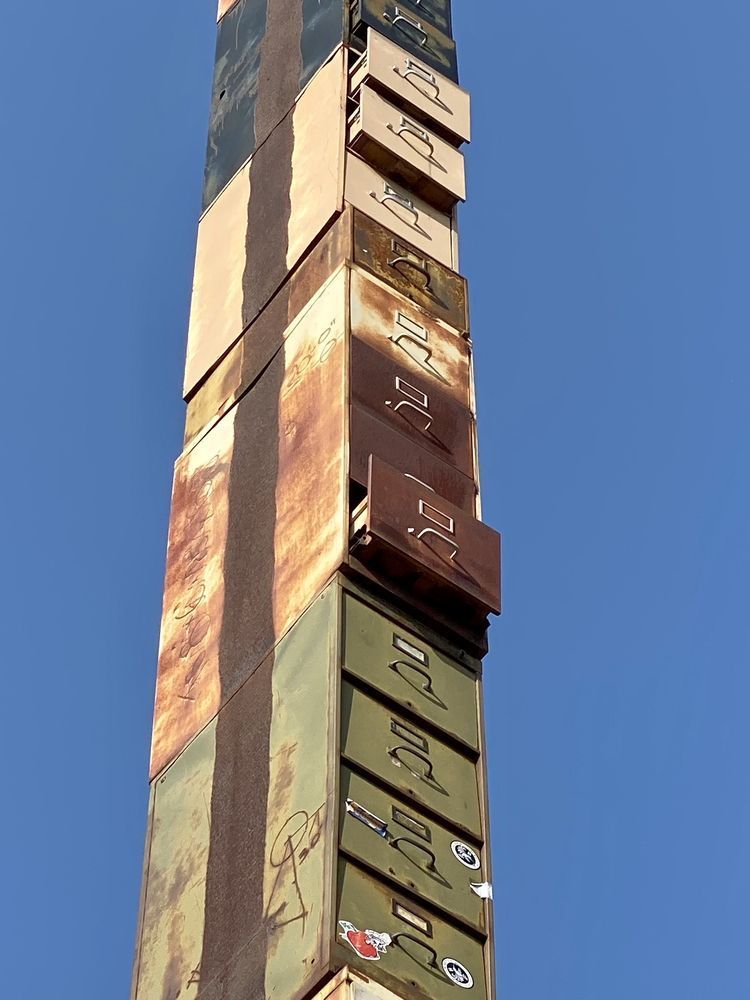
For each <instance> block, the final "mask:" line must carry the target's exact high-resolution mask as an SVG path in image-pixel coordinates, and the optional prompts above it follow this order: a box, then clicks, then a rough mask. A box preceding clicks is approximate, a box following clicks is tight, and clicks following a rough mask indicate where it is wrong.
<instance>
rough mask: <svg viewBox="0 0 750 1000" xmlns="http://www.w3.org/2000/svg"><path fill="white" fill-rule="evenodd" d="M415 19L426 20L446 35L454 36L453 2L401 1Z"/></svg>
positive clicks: (446, 0) (428, 0) (439, 0)
mask: <svg viewBox="0 0 750 1000" xmlns="http://www.w3.org/2000/svg"><path fill="white" fill-rule="evenodd" d="M401 6H402V7H403V8H404V10H406V11H409V12H410V13H411V14H412V15H413V17H416V18H424V19H425V20H427V21H429V22H430V24H434V25H435V27H436V28H437V29H438V30H439V31H442V32H443V34H445V35H449V36H451V35H452V30H453V27H452V16H451V0H401Z"/></svg>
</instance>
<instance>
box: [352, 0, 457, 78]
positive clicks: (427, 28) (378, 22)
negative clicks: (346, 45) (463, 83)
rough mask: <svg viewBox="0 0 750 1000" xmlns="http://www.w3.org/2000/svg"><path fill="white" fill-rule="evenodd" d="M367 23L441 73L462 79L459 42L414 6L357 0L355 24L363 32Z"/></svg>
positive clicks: (390, 0)
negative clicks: (459, 73)
mask: <svg viewBox="0 0 750 1000" xmlns="http://www.w3.org/2000/svg"><path fill="white" fill-rule="evenodd" d="M366 26H368V27H370V28H374V29H375V30H376V31H379V32H380V34H381V35H385V37H386V38H389V39H390V40H391V41H392V42H395V44H396V45H398V46H399V47H400V48H402V49H405V50H406V51H407V52H409V53H411V55H413V56H415V57H416V58H417V59H419V60H420V62H423V63H427V65H428V66H431V67H432V68H433V69H436V70H437V71H438V73H443V74H444V75H445V76H447V77H448V78H449V79H451V80H453V81H454V82H456V83H457V82H458V61H457V58H456V43H455V42H454V41H453V39H452V38H450V37H449V35H447V34H446V33H445V32H444V31H441V30H440V29H439V28H437V27H436V26H435V25H434V24H433V23H432V22H431V21H428V20H426V19H425V18H424V17H423V16H421V15H420V14H418V13H417V12H416V11H415V10H414V9H406V7H405V5H403V4H398V3H396V2H395V0H386V2H385V3H384V2H383V0H357V2H356V3H355V5H354V7H353V11H352V28H353V30H355V31H357V32H358V33H361V32H362V31H363V29H364V28H365V27H366Z"/></svg>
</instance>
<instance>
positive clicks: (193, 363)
mask: <svg viewBox="0 0 750 1000" xmlns="http://www.w3.org/2000/svg"><path fill="white" fill-rule="evenodd" d="M345 91H346V74H345V71H344V51H343V49H339V50H338V51H337V52H336V53H335V55H334V56H333V57H332V58H331V59H330V60H329V62H328V63H327V64H326V65H325V66H324V67H323V68H322V69H321V70H320V72H319V73H318V74H317V75H316V77H315V79H314V80H313V81H312V82H311V84H310V86H309V87H308V88H307V89H306V90H305V92H304V93H303V94H302V96H301V97H300V99H299V101H298V102H297V104H296V105H295V106H294V108H292V110H291V111H289V112H288V114H287V115H286V116H285V117H284V118H283V119H282V121H281V122H280V123H279V124H278V125H277V126H276V128H275V129H274V130H273V132H271V134H270V135H269V137H268V139H267V140H266V141H265V142H264V143H263V145H262V146H260V148H259V149H258V150H257V152H256V153H255V154H254V156H253V157H252V158H251V159H250V160H249V161H248V163H247V164H246V165H245V166H244V167H243V168H242V170H241V171H240V172H239V173H238V174H236V175H235V176H234V178H233V179H232V180H231V182H230V183H229V184H227V186H226V187H225V188H224V190H223V191H222V193H221V195H220V196H219V197H218V198H217V199H216V200H215V201H214V202H213V204H212V205H211V207H210V208H209V210H208V211H207V212H206V214H205V215H204V216H203V218H202V219H201V221H200V223H199V225H198V239H197V245H196V257H195V272H194V276H193V297H192V302H191V307H190V320H189V324H188V347H187V359H186V365H185V380H184V385H183V390H184V395H185V397H186V398H189V397H190V395H192V393H193V392H194V391H195V389H196V387H197V385H198V384H199V383H200V382H201V381H202V380H203V378H204V377H205V376H206V374H207V373H208V372H209V371H210V370H211V368H213V366H214V365H215V364H216V362H217V361H218V360H219V359H220V358H221V357H223V355H224V354H225V352H226V351H227V350H228V349H229V348H230V347H231V346H232V344H234V343H235V341H236V340H238V339H239V337H240V336H241V335H242V333H243V331H244V330H245V329H246V328H247V327H248V326H249V324H250V323H251V322H252V321H253V320H254V319H255V318H256V316H258V315H259V314H260V312H261V310H262V309H263V307H264V306H265V305H266V303H267V302H268V301H269V300H270V299H271V298H272V296H273V295H274V294H275V292H276V291H277V290H278V289H279V288H280V287H281V285H282V284H283V283H284V281H285V280H286V278H287V275H288V274H289V272H290V271H291V270H292V268H293V267H294V266H295V265H296V264H297V263H298V262H299V261H300V260H301V258H302V256H303V255H304V254H305V252H306V251H307V250H308V248H309V247H310V246H311V244H312V243H314V242H315V240H316V239H317V237H318V236H319V235H320V234H321V232H322V231H323V230H324V229H325V227H326V226H327V225H328V223H329V222H330V221H331V220H332V219H333V217H334V216H335V215H336V213H337V212H338V211H340V209H341V203H342V198H343V182H344V178H343V156H344V150H343V144H344V109H345V99H346V93H345ZM269 100H270V98H269Z"/></svg>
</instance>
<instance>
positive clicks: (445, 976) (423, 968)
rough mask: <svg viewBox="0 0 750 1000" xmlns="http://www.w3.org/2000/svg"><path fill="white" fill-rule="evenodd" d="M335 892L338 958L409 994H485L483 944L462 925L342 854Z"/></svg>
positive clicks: (433, 997)
mask: <svg viewBox="0 0 750 1000" xmlns="http://www.w3.org/2000/svg"><path fill="white" fill-rule="evenodd" d="M338 895H339V907H338V913H337V927H336V930H337V935H338V936H337V943H338V948H337V954H338V958H339V959H340V960H341V962H342V964H343V963H344V962H346V963H347V964H348V965H352V966H354V967H355V968H357V969H362V970H363V971H365V972H366V973H367V975H368V976H371V977H372V978H373V979H375V980H376V981H378V982H381V983H382V984H383V985H384V986H386V987H387V988H388V989H391V990H393V992H394V993H396V994H397V995H398V996H400V997H408V998H409V1000H427V998H428V997H429V1000H456V998H457V997H458V996H461V993H460V990H461V989H462V990H466V991H467V996H471V997H472V998H473V1000H488V993H487V980H486V975H485V970H484V948H483V946H482V942H481V941H480V940H478V939H477V938H476V937H475V936H474V935H473V934H471V933H470V932H469V931H468V930H465V929H464V928H463V927H461V926H460V925H458V924H454V923H452V922H450V921H449V920H446V919H445V918H444V917H443V916H441V915H440V913H439V912H438V911H435V910H432V909H427V908H425V907H424V906H422V905H420V903H418V902H417V901H416V899H414V898H412V897H411V896H409V895H407V894H405V893H400V892H398V891H395V892H394V891H392V890H391V889H390V887H389V886H387V885H384V884H383V883H382V882H380V881H378V880H376V879H374V878H373V877H371V876H370V875H369V874H368V873H367V872H366V871H364V870H363V869H362V868H360V867H358V866H357V865H355V864H354V863H353V862H351V861H347V860H344V859H343V858H342V859H341V861H340V862H339V893H338ZM376 963H377V964H376ZM468 991H470V992H468Z"/></svg>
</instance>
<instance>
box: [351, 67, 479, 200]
mask: <svg viewBox="0 0 750 1000" xmlns="http://www.w3.org/2000/svg"><path fill="white" fill-rule="evenodd" d="M352 100H353V102H354V103H355V104H356V107H355V109H354V111H353V112H352V113H351V114H350V116H349V125H348V134H347V141H348V144H349V148H350V149H352V150H354V152H356V153H357V154H358V155H359V156H361V157H362V159H364V160H366V161H367V162H368V163H369V164H371V165H372V166H373V167H375V168H376V169H377V170H379V171H380V173H382V174H383V175H384V176H387V177H389V178H391V179H393V180H394V181H397V182H398V183H399V184H403V185H404V186H405V187H407V188H408V189H409V190H410V191H412V192H413V193H414V194H416V195H418V196H419V197H420V198H423V199H424V200H425V201H426V202H428V203H429V204H430V205H434V206H435V207H436V208H438V209H440V210H441V211H443V212H449V211H450V210H451V209H452V208H453V206H454V205H455V204H456V202H457V201H465V200H466V174H465V170H464V158H463V154H462V153H460V152H459V151H458V150H457V149H456V148H455V147H454V146H452V145H451V144H450V143H449V142H447V141H446V140H445V139H442V138H440V136H438V135H437V134H436V133H435V132H433V131H432V130H431V129H430V128H428V127H427V126H426V125H424V124H423V123H421V122H419V121H417V120H416V119H415V118H414V116H412V115H410V114H408V113H407V112H405V111H404V110H403V108H400V107H398V106H397V105H396V104H392V103H391V102H390V101H387V100H386V99H385V98H384V97H382V96H381V95H380V94H379V93H378V92H377V91H376V90H373V89H371V88H370V87H368V86H367V85H366V84H363V85H361V86H360V87H359V89H358V90H357V91H356V92H355V94H354V97H353V98H352Z"/></svg>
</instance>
